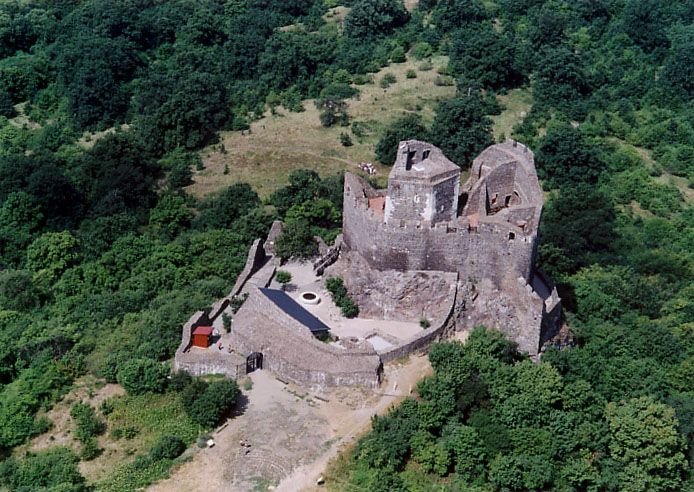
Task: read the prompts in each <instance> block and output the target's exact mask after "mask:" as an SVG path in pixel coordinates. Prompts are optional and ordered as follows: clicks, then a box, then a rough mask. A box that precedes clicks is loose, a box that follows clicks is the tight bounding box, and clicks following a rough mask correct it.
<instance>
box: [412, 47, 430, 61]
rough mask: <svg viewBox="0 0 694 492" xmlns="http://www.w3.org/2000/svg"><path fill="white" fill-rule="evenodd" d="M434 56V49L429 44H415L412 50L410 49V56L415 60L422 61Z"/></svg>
mask: <svg viewBox="0 0 694 492" xmlns="http://www.w3.org/2000/svg"><path fill="white" fill-rule="evenodd" d="M433 54H434V49H433V48H432V47H431V45H430V44H429V43H417V44H416V45H415V47H414V48H412V56H414V57H415V58H416V59H417V60H423V59H424V58H429V57H430V56H431V55H433Z"/></svg>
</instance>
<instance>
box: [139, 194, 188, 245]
mask: <svg viewBox="0 0 694 492" xmlns="http://www.w3.org/2000/svg"><path fill="white" fill-rule="evenodd" d="M192 218H193V213H192V212H191V210H190V209H189V208H188V205H187V204H186V200H185V198H184V197H182V196H180V195H174V194H171V193H167V194H165V195H164V196H162V197H161V199H160V200H159V202H158V203H157V205H156V206H155V207H154V208H153V209H152V210H150V212H149V225H150V226H151V227H152V228H153V229H154V231H155V232H157V233H158V234H160V235H162V236H163V237H166V238H174V237H176V236H177V235H178V234H179V233H180V232H181V231H183V230H184V229H187V228H188V226H189V225H190V221H191V219H192Z"/></svg>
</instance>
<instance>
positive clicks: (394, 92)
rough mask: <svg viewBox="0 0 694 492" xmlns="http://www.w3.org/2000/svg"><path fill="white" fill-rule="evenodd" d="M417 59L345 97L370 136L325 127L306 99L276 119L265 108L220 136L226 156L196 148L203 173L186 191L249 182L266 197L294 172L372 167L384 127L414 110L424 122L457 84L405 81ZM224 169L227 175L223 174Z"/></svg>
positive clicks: (430, 76) (439, 62) (423, 76)
mask: <svg viewBox="0 0 694 492" xmlns="http://www.w3.org/2000/svg"><path fill="white" fill-rule="evenodd" d="M432 61H433V62H434V64H435V65H436V66H445V65H446V64H447V63H448V59H447V58H446V57H434V58H433V59H432ZM420 63H421V62H418V61H416V60H408V61H407V62H405V63H396V64H393V65H390V66H388V67H385V68H383V69H382V70H381V71H380V72H379V73H376V74H374V80H376V81H379V80H380V79H381V77H382V76H383V75H384V74H385V73H386V72H388V73H392V74H393V75H394V76H395V78H396V80H397V82H395V83H393V84H391V85H390V86H389V87H388V88H387V89H382V88H381V87H379V86H378V84H365V85H361V86H359V87H358V89H359V91H360V94H359V96H357V97H356V98H354V99H350V100H348V112H349V115H350V123H352V122H360V123H362V124H364V125H366V127H368V128H367V134H366V135H365V136H364V137H362V138H359V137H357V136H356V135H354V134H353V133H352V131H351V128H350V127H342V126H339V125H338V126H334V127H332V128H324V127H322V126H321V125H320V122H319V112H318V110H317V109H316V107H315V105H314V103H313V101H311V100H305V101H303V105H304V107H305V111H304V112H301V113H291V112H287V111H286V110H285V109H284V108H282V107H279V108H278V109H277V112H278V115H276V116H273V115H272V114H270V112H269V111H268V112H267V113H266V115H265V116H264V117H263V118H261V119H260V120H258V121H255V122H253V124H252V125H251V128H252V132H251V133H250V134H248V133H245V134H244V135H241V132H238V131H234V132H231V131H229V132H221V133H220V142H221V143H222V144H223V145H224V148H225V149H226V152H221V151H220V145H219V144H215V145H212V146H210V147H207V148H206V149H203V150H202V151H201V157H202V160H203V162H204V164H205V170H204V171H202V172H200V171H197V172H195V173H194V176H193V180H194V184H193V185H191V186H190V187H189V188H188V191H189V192H190V193H192V194H193V195H195V196H197V197H202V196H205V195H207V194H209V193H212V192H215V191H217V190H219V189H221V188H224V187H225V186H229V185H231V184H233V183H238V182H246V183H249V184H250V185H251V186H253V188H254V189H255V190H256V191H257V192H258V194H259V195H260V196H261V197H267V196H268V195H270V194H271V193H272V192H273V191H275V190H276V189H277V188H280V187H282V186H285V185H286V184H287V176H288V175H289V173H290V172H291V171H293V170H296V169H302V168H303V169H314V170H315V171H317V172H318V173H319V174H321V175H322V176H328V175H332V174H334V173H335V172H338V171H341V170H344V169H349V170H351V171H356V170H357V169H358V168H357V163H359V162H374V161H375V159H376V157H375V154H374V146H375V144H376V142H377V141H378V138H379V135H380V132H381V131H382V129H383V127H384V126H385V125H387V124H388V123H390V122H391V121H393V120H394V119H396V118H399V117H401V116H403V115H404V114H408V113H417V114H418V115H419V116H420V117H421V118H422V120H423V121H424V122H425V123H427V124H429V123H431V121H432V119H433V117H434V108H435V107H436V105H437V104H438V103H439V101H442V100H445V99H450V98H451V97H453V96H454V95H455V87H444V86H437V85H435V83H434V82H435V80H436V77H437V76H438V74H437V73H436V72H435V71H433V70H432V71H427V72H421V71H418V72H417V78H416V79H408V78H407V77H406V72H407V70H416V69H417V66H418V65H419V64H420ZM340 133H347V134H349V135H350V137H351V139H352V141H353V143H354V145H352V146H350V147H344V146H342V145H341V144H340V139H339V136H340ZM376 167H377V169H378V173H379V174H378V177H385V176H386V175H387V174H388V170H389V169H388V168H387V167H384V166H381V165H377V166H376ZM225 168H227V169H228V173H226V174H225V172H224V169H225Z"/></svg>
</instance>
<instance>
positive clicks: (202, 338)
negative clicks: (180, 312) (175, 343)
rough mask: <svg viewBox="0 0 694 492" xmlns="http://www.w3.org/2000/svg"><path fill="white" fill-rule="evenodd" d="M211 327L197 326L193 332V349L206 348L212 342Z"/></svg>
mask: <svg viewBox="0 0 694 492" xmlns="http://www.w3.org/2000/svg"><path fill="white" fill-rule="evenodd" d="M211 339H212V327H211V326H198V327H197V328H195V329H194V330H193V347H202V348H207V347H209V346H210V344H211V342H212V340H211Z"/></svg>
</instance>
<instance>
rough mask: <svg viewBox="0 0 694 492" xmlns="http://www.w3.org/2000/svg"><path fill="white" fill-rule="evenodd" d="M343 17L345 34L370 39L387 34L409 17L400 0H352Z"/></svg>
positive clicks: (355, 37)
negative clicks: (345, 15) (349, 8)
mask: <svg viewBox="0 0 694 492" xmlns="http://www.w3.org/2000/svg"><path fill="white" fill-rule="evenodd" d="M351 7H352V9H351V10H350V12H349V14H347V17H346V18H345V34H347V36H349V37H351V38H354V39H370V38H376V37H379V36H383V35H385V34H388V33H389V32H390V31H392V30H393V29H394V28H396V27H399V26H402V25H403V24H405V23H406V22H407V20H408V19H409V14H408V13H407V10H405V6H404V5H403V3H402V0H354V1H353V2H352V3H351Z"/></svg>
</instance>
